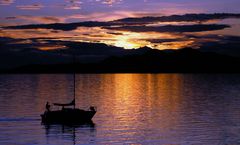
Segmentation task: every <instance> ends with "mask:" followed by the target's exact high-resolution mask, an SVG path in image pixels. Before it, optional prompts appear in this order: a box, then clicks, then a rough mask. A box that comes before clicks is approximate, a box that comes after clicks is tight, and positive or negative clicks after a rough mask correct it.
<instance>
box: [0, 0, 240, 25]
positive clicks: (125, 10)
mask: <svg viewBox="0 0 240 145" xmlns="http://www.w3.org/2000/svg"><path fill="white" fill-rule="evenodd" d="M239 5H240V2H239V0H211V1H209V0H201V1H197V0H51V1H49V0H39V1H36V0H0V18H1V24H2V25H10V24H12V25H15V24H26V23H56V22H79V21H89V20H91V21H92V20H101V21H104V20H105V21H106V20H108V21H109V20H114V19H119V18H124V17H139V16H149V15H153V16H161V15H171V14H185V13H222V12H225V13H239V12H240V10H239ZM13 17H16V19H13Z"/></svg>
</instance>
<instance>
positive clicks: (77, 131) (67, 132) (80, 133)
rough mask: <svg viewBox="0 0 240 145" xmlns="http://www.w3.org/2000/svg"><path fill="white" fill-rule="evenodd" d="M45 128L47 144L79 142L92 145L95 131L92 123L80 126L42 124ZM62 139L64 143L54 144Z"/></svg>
mask: <svg viewBox="0 0 240 145" xmlns="http://www.w3.org/2000/svg"><path fill="white" fill-rule="evenodd" d="M42 125H43V126H44V128H45V134H46V138H47V144H73V145H75V144H78V143H79V142H80V141H81V142H82V141H84V142H85V143H94V140H92V138H94V137H95V133H96V129H95V124H94V123H93V122H92V121H89V122H85V123H82V124H67V125H66V124H42ZM59 138H62V139H63V140H64V141H65V142H61V143H58V142H54V141H56V139H59Z"/></svg>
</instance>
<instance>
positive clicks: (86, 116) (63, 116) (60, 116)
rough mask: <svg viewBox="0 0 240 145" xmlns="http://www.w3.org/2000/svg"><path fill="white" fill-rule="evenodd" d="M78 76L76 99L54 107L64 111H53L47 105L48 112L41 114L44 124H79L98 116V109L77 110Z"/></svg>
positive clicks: (56, 104)
mask: <svg viewBox="0 0 240 145" xmlns="http://www.w3.org/2000/svg"><path fill="white" fill-rule="evenodd" d="M75 79H76V75H75V73H74V99H73V101H71V102H70V103H67V104H60V103H54V104H53V105H54V106H60V107H62V109H60V110H55V111H51V110H50V105H49V104H48V103H47V105H46V111H45V112H44V113H43V114H41V118H42V122H43V123H45V124H49V123H61V124H78V123H87V122H91V120H92V118H93V116H94V115H95V114H96V112H97V111H96V107H93V106H91V107H89V109H88V110H82V109H78V108H76V102H75V99H76V93H75V92H76V89H75V86H76V81H75Z"/></svg>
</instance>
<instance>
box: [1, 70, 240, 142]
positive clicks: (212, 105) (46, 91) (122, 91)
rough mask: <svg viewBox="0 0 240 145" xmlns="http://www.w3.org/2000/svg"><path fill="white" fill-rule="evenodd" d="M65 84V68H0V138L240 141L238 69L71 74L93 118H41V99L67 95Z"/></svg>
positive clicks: (65, 98)
mask: <svg viewBox="0 0 240 145" xmlns="http://www.w3.org/2000/svg"><path fill="white" fill-rule="evenodd" d="M72 87H73V80H72V76H71V75H1V76H0V92H1V93H0V102H1V105H0V144H3V145H9V144H19V145H25V144H27V145H31V144H50V145H59V144H64V145H71V144H160V145H161V144H166V145H168V144H171V145H172V144H173V145H175V144H176V145H178V144H209V145H215V144H216V145H226V144H229V145H234V144H240V75H237V74H235V75H191V74H188V75H182V74H159V75H155V74H154V75H152V74H106V75H94V74H91V75H90V74H89V75H88V74H86V75H78V76H77V88H76V89H77V104H78V106H80V108H83V109H86V108H88V107H89V106H90V105H94V106H97V107H98V112H97V114H96V116H95V117H94V119H93V122H94V124H95V125H94V126H91V125H82V126H61V125H51V126H44V125H41V120H40V116H39V115H40V114H41V113H42V112H43V111H44V109H45V103H46V101H49V102H69V101H71V100H72V94H73V88H72Z"/></svg>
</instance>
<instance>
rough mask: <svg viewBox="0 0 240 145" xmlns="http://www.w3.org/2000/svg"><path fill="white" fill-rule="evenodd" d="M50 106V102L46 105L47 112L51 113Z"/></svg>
mask: <svg viewBox="0 0 240 145" xmlns="http://www.w3.org/2000/svg"><path fill="white" fill-rule="evenodd" d="M50 107H51V106H50V105H49V102H47V104H46V110H47V111H48V112H49V111H50Z"/></svg>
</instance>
